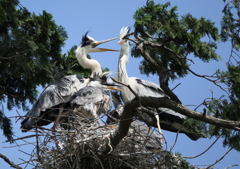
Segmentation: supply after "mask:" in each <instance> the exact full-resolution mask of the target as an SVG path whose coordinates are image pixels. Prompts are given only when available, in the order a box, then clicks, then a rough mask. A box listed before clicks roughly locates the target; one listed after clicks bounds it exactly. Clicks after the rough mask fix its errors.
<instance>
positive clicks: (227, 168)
mask: <svg viewBox="0 0 240 169" xmlns="http://www.w3.org/2000/svg"><path fill="white" fill-rule="evenodd" d="M237 166H238V164H234V165H231V166H228V167H226V168H224V169H229V168H232V167H237Z"/></svg>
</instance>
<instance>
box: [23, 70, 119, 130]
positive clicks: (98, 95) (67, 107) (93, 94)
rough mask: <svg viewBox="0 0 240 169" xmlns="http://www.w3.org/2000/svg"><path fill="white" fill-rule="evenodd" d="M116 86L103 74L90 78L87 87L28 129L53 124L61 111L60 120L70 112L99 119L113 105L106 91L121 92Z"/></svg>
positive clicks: (46, 113) (42, 113) (43, 114)
mask: <svg viewBox="0 0 240 169" xmlns="http://www.w3.org/2000/svg"><path fill="white" fill-rule="evenodd" d="M115 86H117V84H116V83H110V82H108V81H107V75H106V74H103V75H102V76H98V75H96V76H95V75H94V76H93V77H90V78H89V81H88V83H87V85H86V86H85V87H83V88H81V89H79V90H78V91H77V92H75V93H74V94H73V95H72V96H71V98H70V99H69V101H67V102H65V103H60V104H57V105H55V106H52V107H51V108H48V109H46V110H45V111H41V113H40V115H39V117H38V118H37V119H35V121H34V123H33V125H32V126H29V128H27V129H28V130H29V129H31V128H33V127H34V126H43V125H48V124H50V123H51V122H53V121H56V120H57V118H58V117H59V111H60V110H61V116H60V117H59V118H62V117H65V116H66V115H69V113H70V112H74V113H75V114H77V115H78V116H82V117H84V118H89V119H91V118H97V117H98V116H99V115H100V114H101V113H106V112H107V110H109V108H110V105H111V102H110V101H111V99H110V97H109V96H108V95H107V94H105V93H104V91H107V90H118V91H119V90H120V89H118V88H116V87H115ZM23 131H24V130H23Z"/></svg>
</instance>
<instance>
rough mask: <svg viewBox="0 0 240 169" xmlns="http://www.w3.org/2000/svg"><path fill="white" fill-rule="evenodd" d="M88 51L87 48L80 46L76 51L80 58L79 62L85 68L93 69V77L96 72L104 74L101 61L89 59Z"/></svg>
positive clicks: (78, 58) (77, 56)
mask: <svg viewBox="0 0 240 169" xmlns="http://www.w3.org/2000/svg"><path fill="white" fill-rule="evenodd" d="M87 53H88V52H87V51H86V48H82V47H80V46H79V47H78V48H77V49H76V51H75V54H76V58H77V60H78V63H79V64H80V65H81V66H82V67H83V68H85V69H91V71H92V73H91V77H93V75H94V74H98V75H100V76H101V75H102V68H101V65H100V63H99V62H98V61H97V60H95V59H88V58H87Z"/></svg>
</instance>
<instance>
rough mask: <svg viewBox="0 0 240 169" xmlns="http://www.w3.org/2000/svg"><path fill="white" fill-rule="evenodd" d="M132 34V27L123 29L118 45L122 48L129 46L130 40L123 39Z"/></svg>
mask: <svg viewBox="0 0 240 169" xmlns="http://www.w3.org/2000/svg"><path fill="white" fill-rule="evenodd" d="M129 32H130V27H123V28H122V29H121V30H120V35H119V41H118V43H119V44H120V45H122V46H124V45H128V40H127V39H123V38H124V36H126V35H127V34H128V33H129Z"/></svg>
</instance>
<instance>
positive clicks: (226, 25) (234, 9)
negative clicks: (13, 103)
mask: <svg viewBox="0 0 240 169" xmlns="http://www.w3.org/2000/svg"><path fill="white" fill-rule="evenodd" d="M224 2H226V0H224ZM239 5H240V0H233V1H227V3H226V6H225V7H224V9H223V11H222V12H223V14H224V16H223V18H222V22H221V26H222V29H221V40H222V41H223V42H226V41H228V40H229V41H230V42H231V44H232V49H231V55H230V57H229V61H228V67H227V70H226V71H222V70H217V72H216V76H217V77H218V78H219V80H220V81H221V83H223V84H225V85H226V86H227V87H225V88H226V89H227V90H228V91H227V92H228V94H227V95H225V96H221V97H220V98H219V99H215V100H213V101H211V102H209V104H208V105H207V108H208V112H207V113H208V114H209V115H212V116H214V117H217V118H220V119H224V120H232V121H239V120H240V114H239V112H240V88H239V84H240V65H239V54H238V52H239V46H240V40H239V26H240V22H239V17H240V12H239V11H240V8H239ZM235 56H237V57H235ZM237 58H238V59H237ZM207 127H208V131H209V136H210V137H213V136H221V137H222V138H223V140H224V141H223V145H224V146H228V147H233V148H234V149H235V150H237V151H240V144H239V139H240V132H239V131H235V130H230V129H224V128H220V127H217V126H213V125H208V126H207Z"/></svg>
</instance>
